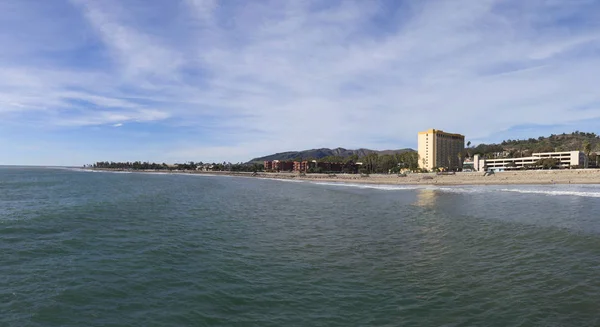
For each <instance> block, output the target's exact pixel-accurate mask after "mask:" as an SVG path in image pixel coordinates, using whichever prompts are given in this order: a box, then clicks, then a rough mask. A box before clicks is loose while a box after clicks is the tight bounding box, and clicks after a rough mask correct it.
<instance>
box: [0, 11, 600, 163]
mask: <svg viewBox="0 0 600 327" xmlns="http://www.w3.org/2000/svg"><path fill="white" fill-rule="evenodd" d="M0 31H1V32H0V48H1V49H2V51H0V164H39V165H80V164H86V163H93V162H95V161H100V160H114V161H133V160H147V161H156V162H182V161H189V160H193V161H232V162H237V161H246V160H248V159H250V158H252V157H256V156H261V155H266V154H270V153H274V152H281V151H288V150H301V149H309V148H317V147H337V146H341V147H346V148H359V147H366V148H374V149H397V148H404V147H413V148H414V147H416V135H417V132H418V131H420V130H425V129H428V128H438V129H443V130H447V131H450V132H456V133H462V134H465V135H466V137H467V140H471V141H472V142H473V143H480V142H494V141H501V140H502V139H508V138H511V139H515V138H519V137H526V138H528V137H538V136H540V135H548V134H550V133H562V132H571V131H574V130H580V131H586V132H598V131H597V127H598V126H600V92H598V85H600V83H599V82H600V56H599V55H600V2H599V1H596V0H563V1H559V0H528V1H522V0H453V1H443V0H439V1H438V0H423V1H362V0H357V1H316V0H315V1H310V0H308V1H278V0H274V1H234V0H231V1H215V0H172V1H164V0H156V1H150V0H127V1H116V0H102V1H91V0H90V1H85V0H73V1H66V0H65V1H63V0H48V1H34V0H3V1H0Z"/></svg>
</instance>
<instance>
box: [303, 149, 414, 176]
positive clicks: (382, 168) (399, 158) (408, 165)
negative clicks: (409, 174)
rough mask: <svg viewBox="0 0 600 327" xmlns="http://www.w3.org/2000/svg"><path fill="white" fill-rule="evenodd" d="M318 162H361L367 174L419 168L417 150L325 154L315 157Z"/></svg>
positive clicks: (307, 159) (362, 169)
mask: <svg viewBox="0 0 600 327" xmlns="http://www.w3.org/2000/svg"><path fill="white" fill-rule="evenodd" d="M312 160H314V159H313V158H294V159H293V160H292V161H312ZM317 161H318V162H329V163H343V164H350V163H356V162H361V163H362V167H361V168H360V172H361V173H367V174H378V173H379V174H387V173H397V172H399V171H400V170H402V169H409V170H413V171H415V170H418V169H419V155H418V154H417V152H414V151H408V152H404V153H397V154H384V155H380V154H378V153H371V154H368V155H366V156H363V157H358V156H357V155H351V156H348V157H340V156H327V157H323V158H321V159H317ZM309 172H315V173H319V172H321V171H320V170H319V169H318V168H317V169H313V170H310V171H309Z"/></svg>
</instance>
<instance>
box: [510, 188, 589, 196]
mask: <svg viewBox="0 0 600 327" xmlns="http://www.w3.org/2000/svg"><path fill="white" fill-rule="evenodd" d="M500 191H502V192H515V193H523V194H543V195H550V196H559V195H563V196H581V197H590V198H600V192H580V191H544V190H519V189H507V188H505V189H500Z"/></svg>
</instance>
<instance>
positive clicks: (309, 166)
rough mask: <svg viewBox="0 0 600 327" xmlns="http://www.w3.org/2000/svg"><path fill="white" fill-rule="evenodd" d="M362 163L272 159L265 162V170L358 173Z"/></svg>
mask: <svg viewBox="0 0 600 327" xmlns="http://www.w3.org/2000/svg"><path fill="white" fill-rule="evenodd" d="M361 165H362V163H360V162H356V163H355V162H347V163H343V162H320V161H317V160H310V161H309V160H304V161H284V160H272V161H265V162H264V169H265V171H272V172H282V171H293V172H297V173H300V172H303V173H306V172H309V171H312V170H318V171H320V172H327V173H351V174H356V173H357V172H358V170H359V168H360V166H361Z"/></svg>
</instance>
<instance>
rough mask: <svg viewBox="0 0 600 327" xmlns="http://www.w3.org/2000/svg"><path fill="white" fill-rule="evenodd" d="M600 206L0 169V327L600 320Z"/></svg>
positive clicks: (569, 190)
mask: <svg viewBox="0 0 600 327" xmlns="http://www.w3.org/2000/svg"><path fill="white" fill-rule="evenodd" d="M598 197H600V187H598V186H595V185H545V186H507V185H503V186H476V187H470V186H461V187H433V186H426V187H412V186H386V185H379V186H378V185H358V184H337V183H314V182H302V183H285V182H281V181H274V180H262V179H249V178H223V177H203V178H195V177H193V176H185V175H169V174H112V173H90V172H83V171H72V170H65V169H42V168H14V167H8V168H7V167H0V253H2V254H1V255H0V276H2V278H1V279H0V299H2V300H1V301H0V326H185V325H193V326H231V325H240V326H598V325H600V315H598V312H600V311H599V309H600V308H599V303H600V277H598V271H600V222H599V218H598V214H597V213H598V211H599V209H600V199H598Z"/></svg>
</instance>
